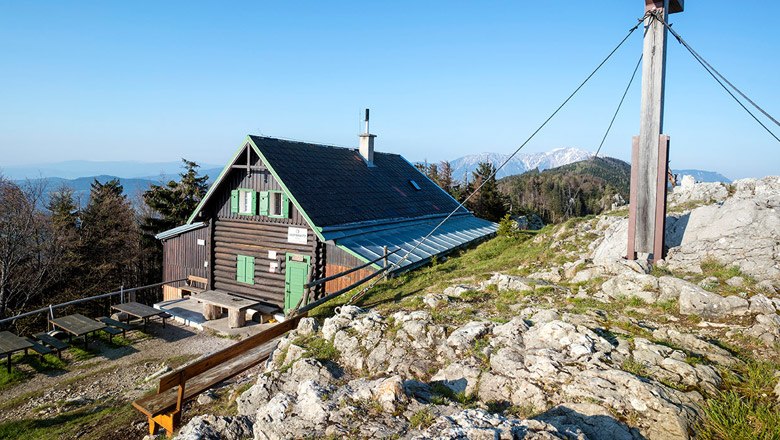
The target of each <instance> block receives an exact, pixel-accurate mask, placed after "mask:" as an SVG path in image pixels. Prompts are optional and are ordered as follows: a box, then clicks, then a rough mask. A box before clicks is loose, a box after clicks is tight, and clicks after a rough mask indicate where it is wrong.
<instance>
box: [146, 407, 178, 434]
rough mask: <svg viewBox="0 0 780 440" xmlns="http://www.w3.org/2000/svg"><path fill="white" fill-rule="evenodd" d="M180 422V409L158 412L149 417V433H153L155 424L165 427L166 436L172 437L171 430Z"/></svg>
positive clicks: (155, 427)
mask: <svg viewBox="0 0 780 440" xmlns="http://www.w3.org/2000/svg"><path fill="white" fill-rule="evenodd" d="M180 422H181V411H179V412H175V413H171V414H160V415H157V416H154V417H153V418H151V419H149V433H150V434H152V435H154V431H156V430H157V426H158V425H159V426H161V427H162V428H163V429H165V431H166V434H167V436H168V437H173V432H174V431H175V430H176V428H178V427H179V423H180Z"/></svg>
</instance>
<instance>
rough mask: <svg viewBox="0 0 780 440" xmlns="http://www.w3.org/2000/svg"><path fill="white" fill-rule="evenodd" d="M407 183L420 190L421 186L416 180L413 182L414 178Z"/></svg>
mask: <svg viewBox="0 0 780 440" xmlns="http://www.w3.org/2000/svg"><path fill="white" fill-rule="evenodd" d="M409 184H410V185H412V187H413V188H414V189H416V190H417V191H419V190H421V189H422V188H420V185H418V184H417V182H415V181H414V180H410V181H409Z"/></svg>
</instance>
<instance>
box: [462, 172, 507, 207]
mask: <svg viewBox="0 0 780 440" xmlns="http://www.w3.org/2000/svg"><path fill="white" fill-rule="evenodd" d="M494 171H495V168H493V164H492V163H490V162H481V163H480V164H479V165H477V169H476V170H475V171H474V172H473V173H472V174H473V179H472V182H471V184H470V185H471V188H473V189H474V190H475V191H476V193H475V194H474V195H473V196H472V197H471V199H469V201H468V202H467V206H468V208H469V209H470V210H471V211H473V212H474V215H476V216H477V217H481V218H484V219H486V220H490V221H493V222H498V221H499V220H501V218H502V217H503V216H504V215H505V214H506V207H505V205H504V197H503V195H502V194H501V193H500V192H499V191H498V185H497V183H496V176H494V175H493V174H494ZM483 182H484V184H483ZM480 186H481V188H480ZM469 193H470V191H469Z"/></svg>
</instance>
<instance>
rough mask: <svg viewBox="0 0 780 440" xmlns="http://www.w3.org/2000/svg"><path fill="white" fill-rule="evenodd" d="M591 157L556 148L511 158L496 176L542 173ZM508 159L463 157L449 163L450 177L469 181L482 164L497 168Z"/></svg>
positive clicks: (484, 155) (490, 155)
mask: <svg viewBox="0 0 780 440" xmlns="http://www.w3.org/2000/svg"><path fill="white" fill-rule="evenodd" d="M591 156H593V153H591V152H589V151H585V150H581V149H579V148H556V149H554V150H550V151H547V152H543V153H529V154H518V155H517V156H515V157H513V158H512V159H511V160H510V161H509V162H508V163H507V164H506V165H505V166H504V168H502V169H501V170H500V171H499V172H498V174H497V175H496V177H497V178H499V179H500V178H502V177H506V176H513V175H515V174H522V173H524V172H526V171H530V170H533V169H539V171H543V170H546V169H549V168H557V167H559V166H562V165H568V164H570V163H574V162H579V161H581V160H585V159H587V158H589V157H591ZM508 157H509V155H508V154H501V153H480V154H471V155H468V156H463V157H460V158H458V159H455V160H453V161H451V162H450V165H451V166H452V176H453V177H454V178H456V179H458V180H461V181H462V180H464V178H466V177H467V176H468V178H469V179H471V173H472V171H474V170H476V169H477V166H478V165H479V164H480V163H482V162H490V163H492V164H493V166H494V167H498V166H499V165H501V164H502V163H504V161H505V160H506V159H507V158H508Z"/></svg>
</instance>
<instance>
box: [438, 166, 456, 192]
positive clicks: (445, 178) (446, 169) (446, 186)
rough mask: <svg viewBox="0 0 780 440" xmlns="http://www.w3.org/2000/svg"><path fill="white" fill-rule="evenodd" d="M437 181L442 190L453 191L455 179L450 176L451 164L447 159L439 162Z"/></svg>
mask: <svg viewBox="0 0 780 440" xmlns="http://www.w3.org/2000/svg"><path fill="white" fill-rule="evenodd" d="M437 183H438V184H439V186H441V187H442V189H443V190H444V191H447V192H448V193H450V194H452V193H453V188H454V186H455V181H454V179H453V178H452V165H451V164H450V163H449V161H446V160H445V161H442V162H441V163H440V164H439V180H438V182H437Z"/></svg>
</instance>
